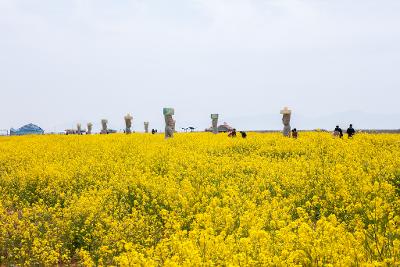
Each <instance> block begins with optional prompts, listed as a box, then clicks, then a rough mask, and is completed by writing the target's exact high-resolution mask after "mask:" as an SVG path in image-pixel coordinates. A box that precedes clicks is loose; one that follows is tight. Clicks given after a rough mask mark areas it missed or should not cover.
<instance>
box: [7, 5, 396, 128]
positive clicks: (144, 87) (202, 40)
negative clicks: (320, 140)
mask: <svg viewBox="0 0 400 267" xmlns="http://www.w3.org/2000/svg"><path fill="white" fill-rule="evenodd" d="M399 14H400V1H399V0H380V1H378V0H375V1H372V0H352V1H348V0H297V1H296V0H168V1H166V0H118V1H114V0H57V1H55V0H40V1H39V0H0V93H1V95H0V108H1V113H0V114H1V115H0V129H6V128H9V127H20V126H22V125H23V124H26V123H29V122H33V123H36V124H38V125H40V126H42V127H43V128H45V129H46V130H48V131H54V130H63V129H65V128H66V127H75V125H76V123H77V122H82V123H86V122H87V121H92V122H93V123H95V128H99V127H100V120H101V119H102V118H107V119H108V120H109V121H110V126H111V127H113V128H116V129H122V128H123V125H124V122H123V116H124V115H125V114H126V113H127V112H130V113H131V114H132V115H133V117H134V122H133V124H134V128H135V129H136V130H142V129H143V126H142V125H143V121H145V120H149V121H150V128H153V127H157V128H159V129H161V127H162V125H163V117H162V108H163V107H164V106H166V107H169V106H171V107H174V108H175V110H176V116H175V117H176V119H177V125H178V127H183V126H190V125H193V126H196V127H198V128H200V129H204V128H205V127H207V126H209V124H211V122H210V119H209V116H210V113H220V114H221V120H220V122H221V123H222V122H223V121H224V120H227V121H228V122H230V123H231V124H233V125H234V126H239V127H238V128H240V127H243V128H248V129H269V128H279V127H281V121H280V115H279V110H280V109H281V108H282V107H283V106H289V107H291V108H292V109H293V111H294V116H296V115H297V116H299V117H302V118H303V119H302V120H298V122H302V123H303V125H296V126H297V128H311V127H319V126H320V125H316V120H313V121H312V120H309V119H307V118H315V117H317V116H331V114H335V113H338V112H348V111H357V112H362V113H370V114H391V116H394V117H393V118H394V120H395V121H393V124H394V125H393V128H400V118H399V117H397V116H395V115H396V114H400V113H399V104H398V102H399V99H400V15H399ZM272 114H274V116H275V115H276V120H275V117H274V116H272ZM295 114H296V115H295ZM393 114H395V115H393ZM364 115H365V114H364ZM364 115H363V116H364ZM264 117H265V121H264V120H263V118H264ZM397 118H398V119H397ZM364 119H365V118H364ZM367 121H368V120H367ZM379 121H380V119H379V118H378V119H375V120H373V119H371V121H370V125H366V126H367V127H370V128H374V127H382V126H381V125H380V124H379ZM326 123H327V124H329V125H332V126H333V127H334V125H333V124H337V122H336V121H333V120H332V121H329V122H326ZM354 123H355V124H357V121H356V122H354ZM322 126H325V125H322Z"/></svg>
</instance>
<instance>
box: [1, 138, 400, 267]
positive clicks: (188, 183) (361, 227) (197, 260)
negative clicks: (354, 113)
mask: <svg viewBox="0 0 400 267" xmlns="http://www.w3.org/2000/svg"><path fill="white" fill-rule="evenodd" d="M0 195H1V198H0V265H1V266H3V265H4V266H8V265H15V266H32V265H38V266H54V265H58V264H59V265H79V266H94V265H96V266H110V265H111V266H138V265H140V266H219V265H223V266H288V265H289V266H295V265H296V266H303V265H313V266H351V265H361V266H364V265H365V266H376V265H378V266H379V265H382V266H397V265H400V135H399V134H379V135H374V134H370V135H368V134H361V133H360V134H357V135H355V136H354V138H352V139H347V138H344V139H337V138H333V137H332V136H331V135H330V134H329V133H324V132H314V133H302V134H301V135H300V136H299V138H298V139H288V138H284V137H282V136H281V135H280V134H261V133H248V137H247V138H246V139H241V138H236V139H235V138H227V137H226V135H224V134H218V135H213V134H210V133H190V134H176V135H175V136H174V138H173V139H169V140H164V138H163V136H162V135H147V134H138V133H136V134H131V135H122V134H114V135H91V136H73V135H69V136H25V137H2V138H0Z"/></svg>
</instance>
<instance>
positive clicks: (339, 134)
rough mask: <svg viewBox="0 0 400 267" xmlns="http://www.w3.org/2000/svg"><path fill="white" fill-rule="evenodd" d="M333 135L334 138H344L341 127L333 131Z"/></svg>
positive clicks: (337, 126)
mask: <svg viewBox="0 0 400 267" xmlns="http://www.w3.org/2000/svg"><path fill="white" fill-rule="evenodd" d="M333 135H334V136H339V137H340V138H342V137H343V131H342V129H341V128H340V127H339V125H336V128H335V130H333Z"/></svg>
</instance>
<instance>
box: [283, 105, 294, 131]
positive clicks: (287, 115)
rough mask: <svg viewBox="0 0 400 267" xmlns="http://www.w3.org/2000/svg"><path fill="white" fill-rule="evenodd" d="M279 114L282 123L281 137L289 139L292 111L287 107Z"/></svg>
mask: <svg viewBox="0 0 400 267" xmlns="http://www.w3.org/2000/svg"><path fill="white" fill-rule="evenodd" d="M281 114H282V115H283V117H282V123H283V132H282V133H283V135H284V136H287V137H290V130H291V127H290V116H291V115H292V111H291V110H290V109H288V107H284V108H283V110H281Z"/></svg>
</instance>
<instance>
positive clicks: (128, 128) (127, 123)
mask: <svg viewBox="0 0 400 267" xmlns="http://www.w3.org/2000/svg"><path fill="white" fill-rule="evenodd" d="M124 119H125V133H126V134H130V133H131V132H132V130H131V127H132V119H133V117H132V116H131V114H129V113H128V114H127V115H126V116H125V117H124Z"/></svg>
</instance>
